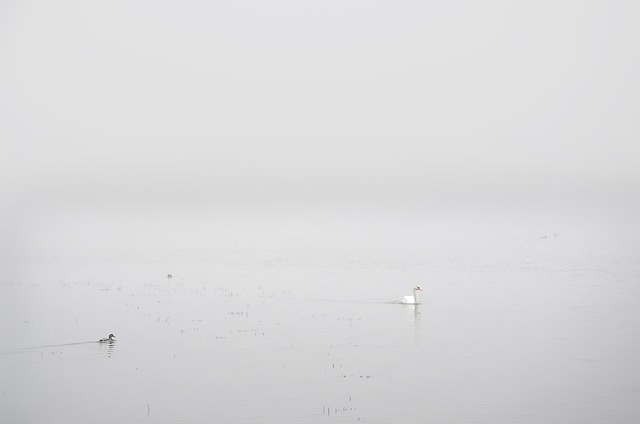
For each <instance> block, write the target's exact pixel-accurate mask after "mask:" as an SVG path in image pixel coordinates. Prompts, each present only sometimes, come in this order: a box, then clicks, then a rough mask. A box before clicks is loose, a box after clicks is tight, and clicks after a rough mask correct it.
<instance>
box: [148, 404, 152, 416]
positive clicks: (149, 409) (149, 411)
mask: <svg viewBox="0 0 640 424" xmlns="http://www.w3.org/2000/svg"><path fill="white" fill-rule="evenodd" d="M150 413H151V407H150V406H149V404H148V403H147V417H148V416H149V414H150Z"/></svg>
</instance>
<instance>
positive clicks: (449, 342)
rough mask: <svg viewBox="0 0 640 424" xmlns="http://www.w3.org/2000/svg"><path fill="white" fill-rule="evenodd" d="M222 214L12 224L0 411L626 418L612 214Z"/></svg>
mask: <svg viewBox="0 0 640 424" xmlns="http://www.w3.org/2000/svg"><path fill="white" fill-rule="evenodd" d="M227 218H228V219H224V218H216V219H214V218H206V217H203V216H200V215H199V216H188V217H185V216H181V215H176V216H169V215H168V216H166V217H163V218H158V217H157V216H153V215H151V216H134V215H131V216H130V215H126V214H125V215H122V216H110V217H108V218H107V217H106V215H105V216H98V215H97V214H96V215H91V216H86V215H82V214H79V215H77V216H74V215H73V214H71V215H69V216H54V217H48V218H47V219H44V218H42V219H40V220H38V221H37V222H35V223H34V222H31V221H30V223H29V229H28V231H27V230H24V229H17V230H15V231H16V232H15V234H16V236H15V237H14V239H13V240H11V243H12V244H11V248H10V249H7V250H8V253H7V255H5V259H3V262H2V268H3V272H2V276H3V277H2V279H1V280H0V283H1V284H0V296H1V297H0V299H1V306H2V311H1V312H0V318H1V321H2V322H1V324H0V325H1V326H2V334H3V337H2V341H1V342H0V352H1V353H0V371H1V373H2V378H1V379H0V417H2V420H1V421H2V422H6V423H42V422H52V423H87V422H97V423H101V422H104V423H112V422H129V423H134V422H155V423H171V422H188V423H199V422H202V423H209V422H224V423H248V422H253V423H283V422H296V423H316V422H334V423H339V422H349V423H351V422H363V423H391V422H406V423H424V422H437V423H461V422H474V423H541V422H545V423H602V422H615V423H635V422H638V420H639V419H640V367H638V366H637V361H638V358H640V285H639V284H638V283H639V281H640V261H639V257H640V256H639V255H640V244H639V241H640V239H639V238H638V229H637V227H636V226H634V225H632V222H630V221H620V220H617V219H602V220H600V221H598V222H597V223H596V222H589V221H583V222H580V223H575V222H572V221H571V220H570V219H553V218H551V219H550V218H545V219H539V220H525V219H522V220H520V219H511V220H502V219H493V220H483V219H476V220H473V221H472V220H463V219H455V218H452V219H446V220H445V219H435V218H434V219H431V218H426V217H424V218H421V217H417V218H416V217H413V218H414V219H407V220H398V221H394V220H389V221H388V222H386V221H385V220H384V219H381V220H379V221H377V222H373V221H369V222H361V221H358V220H357V219H354V220H353V221H352V222H351V223H350V224H346V223H342V224H341V223H340V222H337V221H330V222H325V221H322V220H318V221H308V222H298V223H297V224H296V225H288V223H287V221H286V220H273V221H271V220H269V219H267V220H264V221H260V222H252V221H251V220H243V219H239V218H238V219H235V220H233V219H231V218H229V217H227ZM356 223H357V224H356ZM614 223H615V224H614ZM554 232H555V233H556V235H554ZM18 235H19V236H18ZM168 273H171V274H173V278H167V274H168ZM416 284H419V285H421V286H422V288H423V290H424V291H423V292H422V295H423V297H422V304H421V305H419V306H411V305H402V304H399V300H400V299H401V298H402V296H403V295H405V294H411V288H412V287H413V286H414V285H416ZM109 333H114V334H115V335H116V337H117V341H116V342H115V343H113V344H100V343H96V342H95V340H97V339H99V338H100V337H104V336H106V335H108V334H109Z"/></svg>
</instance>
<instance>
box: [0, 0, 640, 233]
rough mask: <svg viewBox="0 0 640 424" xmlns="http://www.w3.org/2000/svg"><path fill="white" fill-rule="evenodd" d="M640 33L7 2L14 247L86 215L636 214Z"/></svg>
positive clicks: (627, 22) (636, 10)
mask: <svg viewBox="0 0 640 424" xmlns="http://www.w3.org/2000/svg"><path fill="white" fill-rule="evenodd" d="M639 18H640V6H638V4H637V3H636V2H633V1H616V2H614V3H611V2H604V1H586V2H577V1H562V2H552V1H540V2H535V4H533V3H526V2H515V3H514V2H508V1H487V2H480V3H479V2H472V1H453V2H448V3H446V4H442V3H441V2H414V1H394V2H389V1H324V2H311V3H309V2H306V3H300V2H293V1H272V2H258V1H242V2H203V1H184V2H172V1H136V2H129V1H117V0H116V1H109V2H83V1H58V2H47V1H2V2H0V115H1V116H2V119H0V140H2V141H1V144H2V154H1V155H0V157H1V158H2V159H0V161H1V166H0V192H1V193H2V199H3V201H2V204H3V207H2V213H3V219H2V221H3V226H8V227H9V228H12V231H14V232H15V231H17V230H16V228H18V227H17V224H22V225H24V227H25V228H29V226H30V225H31V224H30V222H31V221H30V220H31V219H37V217H39V216H40V217H42V216H44V215H47V214H51V213H53V212H54V211H56V210H57V211H63V212H61V213H63V214H64V213H66V212H64V211H68V210H78V208H83V207H86V208H87V209H88V210H106V209H109V210H115V209H117V210H121V211H130V210H132V209H139V208H142V209H143V210H146V209H149V208H152V209H153V208H159V207H160V208H165V209H166V208H179V209H181V210H183V211H184V210H186V211H203V210H207V211H211V210H221V209H230V210H244V211H253V212H261V211H266V210H274V209H275V210H276V213H280V212H282V211H283V210H287V211H292V212H293V215H296V214H299V212H300V211H301V210H303V211H311V210H315V211H320V210H334V211H338V212H337V214H338V215H339V214H340V213H341V212H340V211H346V210H358V211H359V212H358V213H357V214H356V215H357V216H362V215H363V214H373V213H375V212H376V211H381V210H392V214H396V213H400V214H402V213H406V212H407V211H413V210H425V209H427V210H428V209H434V208H443V209H444V210H446V209H450V210H452V211H455V210H464V211H470V210H471V211H474V210H480V209H484V208H485V207H487V206H488V207H489V208H490V209H492V208H493V209H495V208H498V209H501V208H505V207H507V206H509V205H511V206H514V205H516V206H517V207H523V205H525V206H524V209H529V210H530V209H531V208H533V207H534V206H535V207H538V206H540V205H545V206H544V207H547V206H549V205H551V207H552V209H553V208H558V207H560V206H562V207H565V206H569V207H570V208H572V210H573V211H574V212H575V213H576V214H583V213H586V212H587V211H589V210H591V209H593V208H594V207H602V206H606V207H608V208H609V209H611V210H613V211H615V212H616V213H617V212H628V211H631V215H633V213H634V209H635V208H637V205H636V200H637V198H638V189H639V183H640V178H639V177H640V167H638V166H637V165H638V157H639V155H638V154H639V153H640V152H639V150H640V147H639V145H638V142H637V141H638V137H639V135H640V125H639V124H638V119H637V117H638V112H639V108H640V103H639V101H638V99H639V98H640V83H639V79H638V77H637V75H639V74H640V70H639V69H638V68H639V57H640V48H639V46H638V43H639V41H638V40H640V37H639V36H638V29H637V25H636V23H637V22H638V20H639ZM14 236H15V237H20V235H19V234H18V235H16V234H14Z"/></svg>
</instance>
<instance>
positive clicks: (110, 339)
mask: <svg viewBox="0 0 640 424" xmlns="http://www.w3.org/2000/svg"><path fill="white" fill-rule="evenodd" d="M98 343H100V344H101V345H106V346H107V356H108V357H109V358H111V355H113V348H114V347H115V345H116V336H114V335H113V334H109V336H107V337H105V338H102V339H100V340H98Z"/></svg>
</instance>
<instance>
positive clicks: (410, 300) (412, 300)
mask: <svg viewBox="0 0 640 424" xmlns="http://www.w3.org/2000/svg"><path fill="white" fill-rule="evenodd" d="M419 291H422V289H421V288H420V286H415V287H414V288H413V296H409V295H407V296H404V297H403V298H402V300H401V301H400V303H405V304H407V305H417V304H418V303H420V302H418V292H419Z"/></svg>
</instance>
